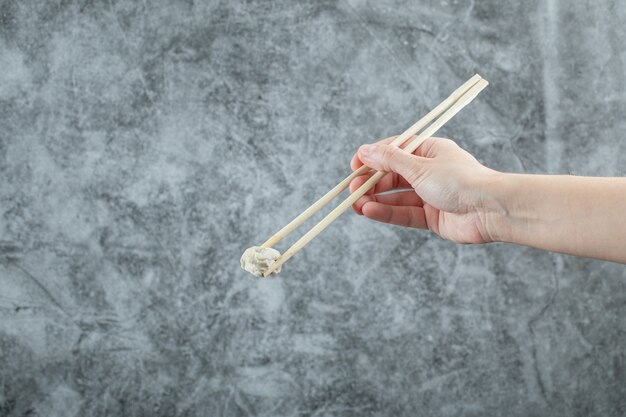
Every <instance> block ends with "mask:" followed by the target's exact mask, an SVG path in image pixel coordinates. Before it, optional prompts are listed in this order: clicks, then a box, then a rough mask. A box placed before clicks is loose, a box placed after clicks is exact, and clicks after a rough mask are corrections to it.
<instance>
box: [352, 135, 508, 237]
mask: <svg viewBox="0 0 626 417" xmlns="http://www.w3.org/2000/svg"><path fill="white" fill-rule="evenodd" d="M393 139H395V137H391V138H387V139H384V140H381V141H380V142H378V143H376V144H373V145H363V146H361V147H360V148H359V150H358V152H357V154H356V155H355V156H354V157H353V158H352V161H351V163H350V165H351V167H352V170H353V171H354V170H356V169H358V168H359V167H361V166H362V165H363V164H365V165H367V166H368V167H370V168H372V169H375V170H377V171H385V172H388V174H387V175H386V176H385V177H384V178H383V179H382V180H380V181H379V182H378V183H377V184H376V186H375V187H373V188H372V189H371V190H369V191H368V193H367V194H365V195H364V196H363V197H361V198H360V199H359V200H357V202H356V203H355V204H354V205H353V209H354V211H355V212H356V213H357V214H359V215H364V216H365V217H367V218H370V219H373V220H377V221H380V222H385V223H391V224H396V225H400V226H406V227H416V228H420V229H429V230H431V231H433V232H435V233H437V234H439V235H440V236H441V237H442V238H444V239H448V240H451V241H454V242H457V243H487V242H491V241H493V240H494V239H493V238H492V237H491V236H490V233H489V230H488V224H487V223H488V221H489V218H490V214H491V213H492V212H496V211H498V207H497V204H496V203H495V202H494V201H492V199H491V198H490V197H489V195H488V193H486V191H485V190H486V185H487V184H491V183H493V182H494V181H497V175H498V174H499V173H498V172H496V171H493V170H491V169H489V168H487V167H485V166H483V165H481V164H480V162H478V161H477V160H476V158H474V157H473V156H472V155H470V154H469V153H468V152H466V151H464V150H463V149H461V148H460V147H459V146H458V145H457V144H456V143H455V142H453V141H452V140H450V139H442V138H429V139H426V140H425V141H424V142H423V143H422V145H421V146H420V147H419V148H418V149H417V150H416V151H415V152H413V154H409V153H407V152H405V151H402V150H400V149H399V148H397V147H395V146H391V145H388V143H390V142H391V141H392V140H393ZM371 176H372V174H371V173H370V174H365V175H362V176H359V177H357V178H355V179H354V180H353V181H352V182H351V184H350V192H354V191H355V190H356V189H357V188H359V187H360V186H361V185H362V184H363V183H365V181H367V180H368V179H369V178H370V177H371ZM400 190H401V191H400ZM390 191H396V192H393V193H387V192H390ZM382 193H385V194H382Z"/></svg>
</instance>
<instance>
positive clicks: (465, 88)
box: [262, 74, 489, 277]
mask: <svg viewBox="0 0 626 417" xmlns="http://www.w3.org/2000/svg"><path fill="white" fill-rule="evenodd" d="M487 85H489V83H488V82H487V80H485V79H483V78H482V77H481V76H480V75H478V74H476V75H474V76H473V77H472V78H470V79H469V80H468V81H467V82H465V83H464V84H463V85H462V86H461V87H459V88H458V89H456V90H455V91H454V92H453V93H452V94H451V95H450V96H449V97H448V98H446V99H445V100H444V101H442V102H441V103H440V104H439V105H438V106H437V107H435V108H434V109H433V110H431V111H430V112H429V113H428V114H427V115H426V116H424V117H423V118H421V119H420V120H418V121H417V122H416V123H415V124H413V125H412V126H411V127H409V128H408V129H407V130H406V131H405V132H403V133H402V134H401V135H400V136H398V137H397V138H396V139H394V140H393V142H391V145H393V146H400V145H402V144H404V142H406V141H407V139H409V138H411V137H412V136H413V135H415V134H416V133H417V132H418V131H419V130H420V129H422V128H423V127H424V126H426V125H427V124H428V123H430V122H432V121H433V119H435V118H436V117H437V116H439V115H441V116H439V118H438V119H436V120H435V121H434V122H433V123H432V124H431V125H430V126H428V127H427V128H426V129H425V130H424V131H423V132H422V133H420V134H419V135H418V136H416V137H415V138H413V139H412V140H411V142H409V144H408V145H407V146H406V147H405V148H404V149H403V150H404V151H405V152H409V153H412V152H413V151H415V150H416V149H417V148H418V147H419V146H420V145H421V144H422V142H424V140H426V139H427V138H429V137H431V136H432V135H434V134H435V132H437V131H438V130H439V129H440V128H441V127H442V126H443V125H444V124H445V123H447V122H448V121H449V120H450V119H451V118H452V117H454V116H455V115H456V114H457V113H458V112H459V111H461V109H462V108H463V107H465V106H467V105H468V104H469V103H470V102H471V101H472V100H474V99H475V98H476V96H478V94H479V93H480V92H481V91H482V90H483V89H484V88H485V87H487ZM442 113H443V114H442ZM369 170H370V168H368V167H366V166H365V165H364V166H362V167H360V168H359V169H357V170H356V171H354V172H353V173H352V174H350V175H349V176H347V177H346V178H345V179H344V180H343V181H341V182H340V183H339V184H337V185H336V186H335V187H334V188H333V189H331V190H330V191H329V192H328V193H326V194H325V195H324V196H323V197H322V198H320V199H319V200H318V201H316V202H315V203H313V205H311V206H310V207H309V208H308V209H306V210H305V211H303V212H302V213H301V214H300V215H298V216H297V217H296V218H295V219H293V220H292V221H291V222H290V223H289V224H287V225H286V226H285V227H283V228H282V229H280V230H279V231H278V232H277V233H276V234H274V235H273V236H272V237H270V238H269V239H268V240H267V241H266V242H265V243H263V245H262V246H263V247H271V246H273V245H275V244H276V243H278V242H280V241H281V240H282V239H283V238H285V236H287V235H288V234H289V233H291V232H292V231H293V230H294V229H295V228H296V227H298V226H299V225H300V224H302V223H303V222H304V221H306V220H307V219H308V218H310V217H311V216H312V215H313V214H315V213H316V212H318V211H319V210H320V209H321V208H322V207H324V206H325V205H326V204H328V203H329V202H330V201H331V200H332V199H334V198H335V197H336V196H338V195H339V194H340V193H341V192H342V191H343V190H344V189H345V188H346V187H347V186H348V185H349V184H350V182H351V181H352V180H353V179H354V178H356V177H358V176H359V175H363V174H365V173H367V172H368V171H369ZM386 174H387V173H386V172H382V171H378V172H376V173H375V174H374V175H372V177H371V178H370V179H369V180H368V181H366V182H365V183H364V184H363V185H362V186H361V187H359V188H358V189H357V190H356V191H355V192H353V193H352V194H350V195H349V196H348V198H346V199H345V200H344V201H343V202H342V203H341V204H339V205H338V206H337V207H336V208H335V209H333V210H332V211H331V212H330V213H328V215H326V217H324V218H323V219H322V220H321V221H320V222H319V223H317V224H316V225H315V226H313V227H312V228H311V229H310V230H309V231H308V232H307V233H305V234H304V235H303V236H302V237H301V238H300V239H299V240H298V241H297V242H296V243H294V244H293V245H292V246H291V247H290V248H289V249H287V251H286V252H285V253H283V254H282V256H281V257H280V258H278V259H277V260H276V261H275V262H274V263H273V264H272V265H270V267H269V268H268V270H267V271H266V272H265V273H264V274H263V276H265V277H267V276H269V275H270V274H271V273H272V272H273V271H275V270H276V269H278V268H279V267H280V266H281V265H283V264H284V263H285V262H286V261H287V260H289V258H291V257H292V256H293V255H295V254H296V253H297V252H298V251H300V250H301V249H302V248H303V247H304V246H305V245H306V244H307V243H309V242H310V241H311V240H313V238H315V236H317V235H318V234H320V233H321V232H322V231H323V230H324V229H325V228H326V227H328V225H329V224H330V223H332V222H333V221H334V220H335V219H337V218H338V217H339V216H340V215H341V214H343V212H345V211H346V210H347V209H348V208H350V207H351V206H352V204H354V203H355V202H356V201H357V200H358V199H359V198H361V197H362V196H363V195H365V193H366V192H367V191H368V190H369V189H370V188H372V187H373V186H374V185H375V184H376V183H377V182H378V181H380V180H381V179H382V178H383V177H384V176H385V175H386Z"/></svg>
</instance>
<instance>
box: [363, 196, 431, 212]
mask: <svg viewBox="0 0 626 417" xmlns="http://www.w3.org/2000/svg"><path fill="white" fill-rule="evenodd" d="M369 202H376V203H381V204H386V205H389V206H412V207H420V206H422V205H423V204H424V202H423V200H422V199H421V198H420V197H419V196H418V195H417V194H416V193H415V191H403V192H397V193H391V194H383V195H376V194H369V195H368V194H366V195H364V196H363V197H361V198H359V199H358V200H357V201H356V202H355V203H354V204H353V205H352V208H353V210H354V211H355V212H356V213H357V214H358V215H362V214H363V206H365V204H367V203H369Z"/></svg>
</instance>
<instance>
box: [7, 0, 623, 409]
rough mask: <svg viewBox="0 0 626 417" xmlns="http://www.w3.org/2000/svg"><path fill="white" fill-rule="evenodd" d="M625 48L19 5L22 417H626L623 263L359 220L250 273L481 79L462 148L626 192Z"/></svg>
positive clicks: (562, 24) (435, 28)
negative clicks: (250, 264) (273, 274)
mask: <svg viewBox="0 0 626 417" xmlns="http://www.w3.org/2000/svg"><path fill="white" fill-rule="evenodd" d="M625 28H626V3H624V2H620V1H617V0H615V1H608V0H600V1H595V2H589V1H583V0H576V1H564V0H546V1H530V2H520V1H513V0H506V1H496V0H491V1H479V0H475V1H471V2H469V1H468V2H466V1H458V0H448V1H414V2H411V1H405V0H381V1H378V0H377V1H374V0H369V1H366V0H338V1H335V0H322V1H315V2H305V1H291V0H276V1H271V2H270V1H262V0H250V1H217V0H209V1H194V0H187V1H169V0H168V1H166V0H159V1H146V0H143V1H130V0H121V1H116V0H104V1H93V2H92V1H59V0H52V1H36V0H19V1H18V0H2V1H0V68H1V71H0V210H1V214H2V216H1V217H0V415H1V416H65V417H72V416H252V415H257V416H418V415H419V416H422V415H423V416H427V415H428V416H430V415H433V416H435V415H437V416H622V415H626V268H625V267H624V266H621V265H617V264H611V263H606V262H598V261H590V260H585V259H579V258H574V257H568V256H561V255H554V254H550V253H544V252H540V251H537V250H533V249H529V248H524V247H516V246H512V245H500V244H494V245H487V246H457V245H455V244H452V243H449V242H445V241H442V240H441V239H439V238H438V237H436V236H433V235H431V234H428V233H426V232H422V231H416V230H404V229H400V228H396V227H392V226H387V225H382V224H374V223H372V222H369V221H367V220H366V219H363V218H358V217H357V216H356V215H354V214H353V213H349V214H346V215H344V216H343V217H341V218H340V219H339V220H338V221H336V222H335V223H333V225H332V226H331V227H329V228H328V229H327V230H326V231H325V232H324V233H323V234H322V235H321V236H319V238H317V239H316V240H315V241H314V242H312V243H311V244H310V245H309V246H308V247H307V248H306V250H304V251H303V252H302V253H300V254H298V255H297V256H296V257H294V258H293V259H292V260H290V261H289V262H288V263H287V265H285V268H284V272H283V274H281V275H280V276H279V277H277V278H271V279H266V280H259V279H255V278H253V277H252V276H250V275H248V274H247V273H245V272H244V271H242V270H241V269H240V268H239V256H240V255H241V253H242V251H243V250H244V249H245V248H246V247H248V246H251V245H253V244H260V243H261V242H262V241H263V240H265V239H266V238H267V237H268V236H270V235H271V234H273V233H274V232H275V231H276V230H277V229H278V228H279V227H281V226H282V225H283V224H285V222H286V221H287V220H289V219H290V218H292V217H293V216H295V215H296V214H297V213H299V212H300V211H301V210H303V209H304V208H306V207H307V206H308V205H309V204H310V203H311V202H312V201H314V200H315V199H316V198H317V197H318V196H320V195H321V194H323V193H324V192H326V191H327V190H328V189H329V188H330V187H331V186H333V185H334V184H335V183H336V182H337V181H338V180H339V179H341V178H343V177H344V176H345V175H346V173H347V170H348V161H349V159H350V157H351V155H352V153H353V152H354V151H355V150H356V148H357V147H358V145H360V144H361V143H364V142H369V141H373V140H375V139H377V138H380V137H384V136H389V135H392V134H396V133H399V132H400V131H402V130H403V129H404V128H406V127H407V126H408V125H410V124H411V123H412V122H413V121H414V120H416V119H417V118H418V117H419V116H420V115H422V114H424V113H425V112H426V111H427V110H428V109H430V108H431V107H432V106H434V105H435V104H437V103H438V102H439V101H440V100H441V99H442V98H443V97H445V96H446V95H447V94H449V92H451V91H452V90H453V89H454V88H456V87H457V86H458V85H460V84H461V83H462V82H463V81H465V80H466V79H468V78H469V77H470V76H471V75H472V74H473V73H474V72H479V73H480V74H482V75H483V76H484V77H486V78H487V79H488V80H490V81H491V85H490V87H489V88H488V89H487V90H486V91H485V92H484V93H483V94H481V96H480V98H479V99H478V100H477V101H476V102H474V103H473V104H472V105H471V106H470V107H468V108H467V109H466V110H464V111H463V112H462V113H461V114H459V116H458V117H456V118H455V119H454V120H453V121H452V122H451V123H449V125H448V126H446V127H445V128H444V129H443V131H442V135H446V136H450V137H452V138H454V139H455V140H457V141H458V142H459V143H460V144H461V145H462V146H463V147H465V148H467V149H469V150H470V151H471V152H473V153H474V154H475V155H476V156H477V157H478V158H479V159H480V160H481V161H483V162H484V163H485V164H487V165H489V166H491V167H493V168H496V169H500V170H506V171H516V172H553V173H557V172H559V173H567V172H569V173H574V174H586V175H626V140H625V139H624V137H625V132H626V118H625V117H624V116H625V114H626V90H625V87H624V86H625V78H626V71H625V64H626V49H625V48H624V44H626V29H625ZM316 218H317V219H319V218H320V216H317V217H316ZM296 237H297V234H296V235H295V236H294V237H293V238H290V239H287V241H285V242H283V243H282V244H281V245H279V247H280V249H283V250H284V249H285V248H286V247H288V245H289V244H290V243H292V242H293V241H294V240H295V238H296Z"/></svg>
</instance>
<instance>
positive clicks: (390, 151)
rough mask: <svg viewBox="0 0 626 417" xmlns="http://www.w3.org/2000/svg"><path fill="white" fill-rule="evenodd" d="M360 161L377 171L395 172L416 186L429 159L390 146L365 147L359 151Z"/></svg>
mask: <svg viewBox="0 0 626 417" xmlns="http://www.w3.org/2000/svg"><path fill="white" fill-rule="evenodd" d="M358 157H359V159H360V160H361V161H362V162H363V163H364V164H365V165H367V166H369V167H370V168H373V169H375V170H377V171H385V172H395V173H397V174H400V176H402V177H404V178H405V179H406V180H407V182H408V183H409V184H412V185H413V186H415V184H416V182H418V181H419V179H420V177H421V176H422V174H423V173H424V171H425V166H426V165H427V164H428V162H429V159H428V158H424V157H421V156H416V155H412V154H409V153H406V152H404V151H402V150H401V149H399V148H397V147H395V146H390V145H380V144H375V145H363V146H361V147H360V148H359V151H358Z"/></svg>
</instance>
